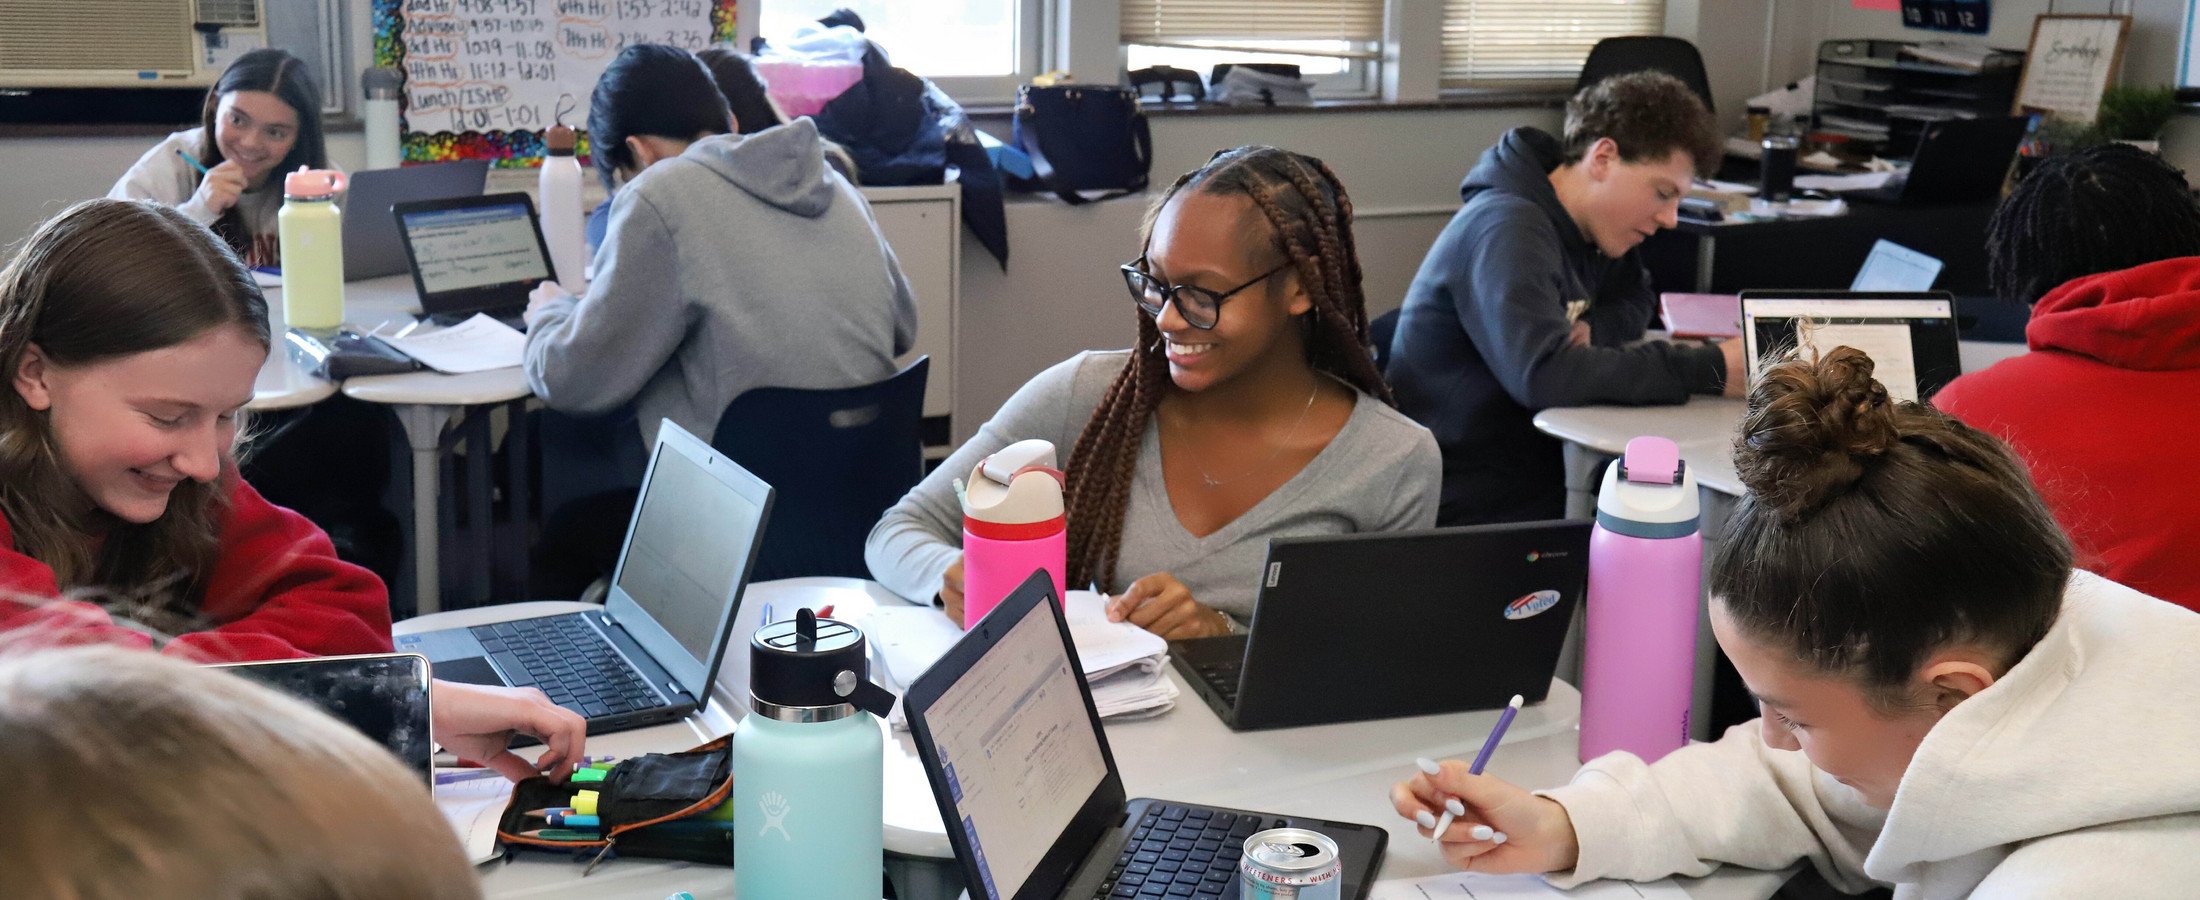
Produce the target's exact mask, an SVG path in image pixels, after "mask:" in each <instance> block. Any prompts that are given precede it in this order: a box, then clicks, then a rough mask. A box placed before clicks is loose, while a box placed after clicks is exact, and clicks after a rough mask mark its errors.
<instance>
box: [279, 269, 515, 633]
mask: <svg viewBox="0 0 2200 900" xmlns="http://www.w3.org/2000/svg"><path fill="white" fill-rule="evenodd" d="M265 293H266V295H267V302H268V307H269V309H268V318H269V326H270V330H271V331H272V333H273V334H274V335H275V336H276V341H277V346H276V347H275V348H274V350H273V351H271V352H270V353H269V354H268V360H267V362H266V363H265V364H263V365H262V366H261V367H260V374H259V379H258V381H257V382H256V383H255V384H254V396H253V402H252V408H253V409H255V410H261V409H286V408H290V407H296V406H304V405H307V404H311V403H318V402H320V401H321V400H322V399H324V398H326V397H328V396H330V395H331V394H334V393H335V392H336V391H337V390H338V387H337V386H336V385H334V384H331V383H330V382H328V381H326V380H324V379H321V378H316V377H314V376H313V375H311V374H309V373H307V372H306V371H305V370H304V369H303V368H301V367H300V366H299V365H298V364H297V363H296V362H295V361H293V360H292V359H291V358H290V354H289V353H288V352H286V350H285V348H283V347H282V346H281V335H282V334H283V328H284V322H283V316H282V288H281V287H270V288H266V289H265ZM419 314H420V298H419V295H418V294H417V293H415V292H414V290H413V283H412V276H410V275H391V276H387V277H382V278H370V279H365V280H362V281H353V282H348V283H346V284H345V285H344V321H345V323H346V324H348V325H351V326H352V327H354V328H356V329H358V330H359V331H363V332H365V331H374V330H376V329H377V328H379V329H381V330H383V331H395V330H396V329H398V328H400V327H403V326H404V325H406V324H408V323H410V322H412V321H413V319H414V318H415V317H417V316H418V315H419ZM341 390H342V391H343V392H344V394H345V396H348V397H352V398H354V399H358V400H364V401H367V402H369V403H381V404H386V405H388V406H390V407H391V408H392V411H393V412H395V413H396V414H397V420H398V422H399V423H400V424H401V425H402V426H403V427H404V429H405V441H406V444H407V445H408V446H410V447H411V449H412V495H413V515H412V542H413V554H412V557H413V558H412V570H413V597H414V603H415V605H416V607H417V608H418V609H419V611H420V612H422V613H432V612H435V611H436V610H438V609H440V608H441V605H442V600H441V597H442V589H441V587H442V581H441V579H442V567H441V536H442V529H441V527H440V522H441V510H442V506H441V496H440V491H439V490H438V488H439V487H440V486H441V481H442V479H441V478H440V477H439V470H438V464H439V461H440V459H441V454H442V452H443V449H444V433H445V432H446V431H447V430H449V429H450V427H451V426H452V425H453V423H457V424H459V425H461V426H463V435H462V436H463V437H464V438H465V439H466V440H467V441H468V442H469V444H470V445H471V446H474V447H477V448H479V452H475V453H471V454H469V455H468V463H469V465H468V472H469V477H468V483H469V484H471V485H474V486H475V490H474V491H473V492H472V494H473V498H472V499H473V502H472V503H470V504H469V512H470V513H471V514H472V515H473V516H474V517H475V527H474V529H473V533H474V535H475V544H476V548H477V551H478V554H479V557H480V559H481V561H482V562H483V563H484V566H483V567H482V568H481V569H478V570H477V572H476V577H477V579H480V580H481V581H482V583H483V585H484V586H483V587H482V588H481V589H480V590H478V591H476V593H477V594H481V595H484V596H486V595H487V593H488V590H487V587H486V579H487V577H488V575H487V572H488V569H487V566H486V564H487V563H488V562H489V560H490V557H491V556H492V555H493V554H494V552H495V551H494V549H493V545H494V542H493V541H492V540H491V522H490V519H491V516H490V513H489V500H490V492H489V488H488V485H489V480H490V479H489V452H488V451H489V445H490V440H489V423H488V418H487V416H486V410H487V409H488V408H490V407H493V406H495V405H498V404H512V403H515V402H516V401H523V400H525V399H526V398H528V397H529V396H531V394H530V392H529V391H528V389H527V378H526V376H525V374H524V373H523V372H522V371H521V370H520V369H519V368H517V367H514V368H508V369H494V370H491V371H487V372H475V373H472V374H467V375H444V374H441V373H437V372H426V371H422V372H407V373H403V374H398V375H369V376H362V377H358V378H351V379H347V380H345V382H344V383H343V386H342V388H341ZM518 415H519V410H517V409H514V410H513V416H514V421H515V422H516V421H517V417H518ZM525 432H526V429H525V428H513V429H511V434H510V437H511V439H513V440H517V441H519V442H520V443H518V444H515V445H513V446H512V447H511V448H510V449H511V450H512V453H511V454H510V456H509V459H510V464H511V466H512V469H513V474H514V475H515V476H517V477H514V478H512V479H511V487H512V490H513V491H514V492H515V495H514V496H513V497H512V498H511V499H512V501H513V502H514V503H515V504H518V505H517V506H515V507H514V508H524V507H525V504H526V502H527V495H526V486H527V485H526V478H525V477H524V476H525V472H526V468H525V466H526V445H525ZM516 518H517V517H515V519H516ZM508 543H509V542H508ZM507 555H511V554H507ZM509 564H510V565H512V566H514V567H516V565H517V563H516V562H511V563H509Z"/></svg>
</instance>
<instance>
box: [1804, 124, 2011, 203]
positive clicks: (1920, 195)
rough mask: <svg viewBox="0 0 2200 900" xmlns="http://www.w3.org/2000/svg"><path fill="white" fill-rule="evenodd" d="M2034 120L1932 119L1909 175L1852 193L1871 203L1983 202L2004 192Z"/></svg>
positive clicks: (1846, 195) (1851, 196)
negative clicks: (2025, 134) (2003, 188)
mask: <svg viewBox="0 0 2200 900" xmlns="http://www.w3.org/2000/svg"><path fill="white" fill-rule="evenodd" d="M2029 122H2030V119H2029V118H2027V117H2024V116H2000V117H1994V118H1983V119H1948V120H1945V121H1940V122H1932V123H1928V124H1927V125H1926V126H1925V129H1924V131H1923V132H1921V134H1920V136H1919V137H1918V141H1917V152H1916V153H1913V154H1911V155H1910V168H1909V170H1908V171H1907V172H1906V173H1902V174H1897V175H1895V176H1894V177H1892V178H1889V179H1887V183H1886V184H1884V185H1881V186H1879V187H1876V188H1871V189H1869V190H1861V191H1848V192H1845V193H1843V194H1842V195H1841V196H1842V197H1843V198H1846V199H1848V200H1852V201H1854V200H1862V201H1865V202H1871V203H1982V202H1985V201H1989V200H1992V199H1994V198H1995V197H1998V196H2000V195H2001V184H2002V182H2003V181H2004V180H2005V179H2007V178H2008V177H2009V166H2010V165H2011V164H2012V163H2014V162H2016V159H2017V145H2018V144H2019V143H2022V142H2023V141H2024V130H2025V128H2026V126H2027V125H2028V123H2029Z"/></svg>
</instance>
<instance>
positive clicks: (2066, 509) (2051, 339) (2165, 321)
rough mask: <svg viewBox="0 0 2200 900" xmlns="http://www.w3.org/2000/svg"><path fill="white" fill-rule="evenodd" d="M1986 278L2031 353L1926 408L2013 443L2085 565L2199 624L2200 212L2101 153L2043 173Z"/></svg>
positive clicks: (2021, 203) (2030, 182)
mask: <svg viewBox="0 0 2200 900" xmlns="http://www.w3.org/2000/svg"><path fill="white" fill-rule="evenodd" d="M1987 258H1988V261H1989V267H1988V272H1989V274H1990V276H1991V278H1992V281H1993V282H1994V290H1995V292H1996V294H1998V295H1999V296H2001V297H2003V298H2006V299H2009V300H2013V301H2019V302H2024V303H2030V304H2032V319H2031V321H2030V322H2029V323H2028V324H2027V325H2026V326H2025V330H2024V336H2025V341H2026V343H2028V344H2030V345H2031V348H2032V351H2033V352H2031V353H2027V354H2025V355H2023V356H2019V357H2015V358H2013V359H2009V360H2005V361H2003V362H2001V363H1999V364H1997V365H1994V366H1993V367H1991V368H1987V369H1983V370H1980V371H1977V372H1973V373H1971V374H1968V375H1965V376H1963V377H1961V378H1958V379H1956V380H1955V381H1954V382H1952V383H1950V384H1949V385H1948V386H1947V387H1945V388H1943V389H1941V391H1940V393H1938V394H1936V395H1934V397H1933V405H1935V406H1938V407H1940V408H1941V409H1942V410H1943V411H1946V412H1948V413H1950V414H1952V415H1954V416H1956V417H1957V418H1960V419H1962V420H1964V421H1965V422H1967V423H1969V424H1970V425H1972V426H1974V427H1976V428H1979V429H1981V430H1983V431H1987V432H1990V433H1992V434H1994V435H1995V436H1997V437H2000V438H2001V439H2002V440H2005V441H2008V442H2009V444H2010V446H2012V447H2013V448H2015V449H2016V451H2017V455H2018V456H2020V457H2022V458H2023V459H2024V461H2025V464H2026V465H2027V466H2028V467H2029V468H2030V469H2031V474H2032V480H2033V481H2034V482H2036V483H2038V484H2039V486H2040V493H2041V495H2042V496H2043V497H2045V498H2046V500H2047V503H2048V506H2049V508H2050V509H2052V510H2054V513H2055V519H2056V521H2058V522H2060V523H2061V524H2062V526H2063V529H2064V530H2066V531H2068V532H2069V533H2070V538H2071V540H2072V542H2073V543H2075V544H2076V545H2077V549H2078V564H2079V565H2081V566H2083V567H2085V568H2088V569H2091V570H2093V571H2096V572H2099V573H2100V574H2102V575H2105V576H2108V577H2109V578H2111V579H2113V580H2115V581H2118V582H2121V583H2123V584H2127V585H2130V586H2132V587H2134V588H2138V589H2139V590H2141V591H2144V592H2146V593H2149V594H2153V595H2155V596H2157V597H2160V598H2162V599H2164V600H2168V601H2170V602H2172V603H2177V604H2179V605H2182V606H2185V607H2187V608H2190V609H2195V610H2200V504H2196V503H2194V502H2193V498H2194V496H2195V491H2194V490H2193V488H2192V487H2191V484H2192V480H2193V478H2194V477H2195V475H2196V474H2200V406H2196V405H2194V403H2193V402H2192V398H2193V397H2195V396H2200V203H2196V202H2195V201H2194V199H2193V195H2192V191H2191V190H2190V189H2189V188H2187V187H2186V185H2185V176H2184V173H2182V172H2179V171H2178V170H2177V169H2175V168H2173V167H2171V166H2170V165H2169V164H2168V163H2165V162H2163V161H2162V160H2161V158H2160V157H2157V156H2155V155H2153V154H2151V153H2146V152H2144V151H2141V150H2138V149H2135V148H2132V147H2129V146H2126V145H2123V144H2109V145H2106V146H2102V147H2096V148H2092V149H2089V150H2084V151H2080V152H2078V153H2074V154H2070V155H2068V156H2060V157H2054V158H2051V159H2049V160H2048V161H2046V162H2045V163H2042V164H2041V165H2040V167H2039V169H2038V170H2036V171H2034V172H2033V173H2032V174H2031V175H2030V176H2028V177H2026V178H2025V180H2024V181H2022V182H2020V183H2018V185H2017V189H2016V190H2015V191H2013V192H2011V193H2010V195H2009V198H2008V199H2007V200H2004V201H2003V202H2002V205H2001V207H2000V208H1999V209H1997V210H1995V212H1994V219H1993V222H1992V224H1991V226H1990V228H1989V230H1988V234H1987Z"/></svg>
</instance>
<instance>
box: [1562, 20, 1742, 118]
mask: <svg viewBox="0 0 2200 900" xmlns="http://www.w3.org/2000/svg"><path fill="white" fill-rule="evenodd" d="M1644 70H1649V71H1653V72H1664V73H1665V74H1667V75H1671V76H1673V77H1675V78H1678V79H1680V80H1681V83H1682V84H1685V85H1688V89H1689V90H1692V91H1695V92H1696V96H1698V97H1701V98H1703V106H1704V108H1705V109H1708V110H1711V111H1713V112H1717V111H1718V109H1717V108H1716V107H1714V106H1712V105H1711V77H1710V76H1709V75H1706V74H1704V68H1703V54H1701V53H1698V52H1696V45H1695V44H1691V43H1689V42H1688V41H1687V40H1685V39H1683V38H1677V37H1665V36H1663V35H1655V34H1638V35H1625V36H1621V37H1608V38H1605V39H1603V40H1601V41H1598V42H1597V43H1596V46H1594V47H1591V48H1589V58H1588V59H1587V60H1586V61H1584V62H1582V64H1581V77H1580V78H1579V79H1577V80H1575V82H1574V90H1575V91H1576V92H1579V91H1580V90H1581V89H1582V88H1585V87H1588V86H1590V85H1592V84H1595V83H1597V82H1599V81H1603V80H1604V79H1606V78H1610V77H1612V76H1614V75H1625V74H1627V73H1629V72H1641V71H1644Z"/></svg>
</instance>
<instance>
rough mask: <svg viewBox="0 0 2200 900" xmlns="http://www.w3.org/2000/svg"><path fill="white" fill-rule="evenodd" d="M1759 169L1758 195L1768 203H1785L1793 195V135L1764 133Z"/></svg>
mask: <svg viewBox="0 0 2200 900" xmlns="http://www.w3.org/2000/svg"><path fill="white" fill-rule="evenodd" d="M1759 171H1760V172H1761V173H1762V176H1763V177H1762V179H1761V180H1760V181H1759V182H1758V186H1757V196H1758V197H1760V198H1763V199H1764V200H1765V201H1766V202H1768V203H1786V202H1787V201H1788V199H1789V198H1791V197H1793V196H1795V136H1794V135H1788V134H1768V135H1765V141H1764V157H1763V159H1762V160H1761V161H1760V162H1759Z"/></svg>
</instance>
